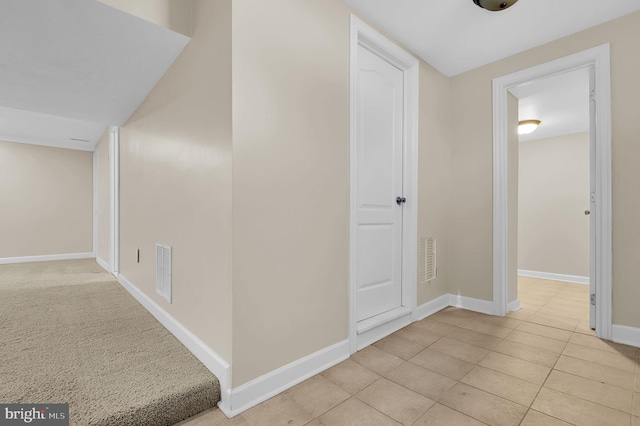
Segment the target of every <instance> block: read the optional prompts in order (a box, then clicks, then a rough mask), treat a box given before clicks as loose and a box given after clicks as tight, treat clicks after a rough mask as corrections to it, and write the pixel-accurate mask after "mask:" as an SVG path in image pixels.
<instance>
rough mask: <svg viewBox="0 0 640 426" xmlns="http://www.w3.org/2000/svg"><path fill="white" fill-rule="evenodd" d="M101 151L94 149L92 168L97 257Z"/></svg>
mask: <svg viewBox="0 0 640 426" xmlns="http://www.w3.org/2000/svg"><path fill="white" fill-rule="evenodd" d="M99 155H100V154H99V153H98V151H93V169H92V171H91V172H92V176H93V185H92V187H93V189H92V191H93V194H92V203H93V229H92V234H93V237H92V238H93V249H92V250H93V255H94V256H95V257H97V256H98V167H99V166H98V164H99V162H98V160H99Z"/></svg>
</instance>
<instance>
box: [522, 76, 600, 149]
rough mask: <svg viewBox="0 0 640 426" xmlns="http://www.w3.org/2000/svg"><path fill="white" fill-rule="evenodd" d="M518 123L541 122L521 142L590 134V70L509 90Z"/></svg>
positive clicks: (550, 78) (523, 136)
mask: <svg viewBox="0 0 640 426" xmlns="http://www.w3.org/2000/svg"><path fill="white" fill-rule="evenodd" d="M510 91H511V93H513V94H514V95H515V96H516V97H517V98H518V115H519V117H518V118H519V120H520V121H522V120H540V121H541V124H540V127H538V128H537V129H536V130H535V131H534V132H533V133H530V134H528V135H521V136H520V142H525V141H531V140H536V139H543V138H551V137H555V136H561V135H567V134H571V133H579V132H588V131H589V70H588V68H582V69H578V70H574V71H571V72H567V73H564V74H559V75H556V76H553V77H549V78H545V79H543V80H538V81H536V82H533V83H529V84H527V85H523V86H519V87H516V88H514V89H511V90H510Z"/></svg>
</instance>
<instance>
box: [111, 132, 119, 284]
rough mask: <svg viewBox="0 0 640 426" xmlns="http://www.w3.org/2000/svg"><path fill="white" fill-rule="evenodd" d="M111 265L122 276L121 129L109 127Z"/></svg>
mask: <svg viewBox="0 0 640 426" xmlns="http://www.w3.org/2000/svg"><path fill="white" fill-rule="evenodd" d="M109 222H110V227H109V229H110V234H109V263H110V266H111V273H112V274H113V275H114V276H115V277H116V278H117V277H118V275H119V274H120V128H119V127H118V126H110V127H109Z"/></svg>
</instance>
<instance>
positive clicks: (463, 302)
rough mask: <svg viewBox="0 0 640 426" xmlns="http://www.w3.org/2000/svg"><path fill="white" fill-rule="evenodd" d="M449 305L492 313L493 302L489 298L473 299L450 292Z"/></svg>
mask: <svg viewBox="0 0 640 426" xmlns="http://www.w3.org/2000/svg"><path fill="white" fill-rule="evenodd" d="M449 306H454V307H456V308H462V309H466V310H468V311H474V312H480V313H482V314H487V315H493V302H491V301H489V300H481V299H474V298H472V297H465V296H461V295H459V294H450V295H449Z"/></svg>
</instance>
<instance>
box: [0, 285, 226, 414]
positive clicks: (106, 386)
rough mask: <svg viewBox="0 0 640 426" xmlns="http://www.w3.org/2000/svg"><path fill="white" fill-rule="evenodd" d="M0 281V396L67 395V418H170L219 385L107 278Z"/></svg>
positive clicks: (209, 399) (197, 404) (205, 402)
mask: <svg viewBox="0 0 640 426" xmlns="http://www.w3.org/2000/svg"><path fill="white" fill-rule="evenodd" d="M2 284H3V283H2V282H0V359H2V362H0V378H1V379H0V380H1V381H0V401H2V402H12V403H69V408H70V419H71V424H72V425H83V426H84V425H154V426H156V425H157V426H160V425H173V424H175V423H177V422H179V421H181V420H184V419H186V418H188V417H191V416H193V415H195V414H197V413H199V412H201V411H204V410H207V409H209V408H211V407H214V406H215V405H216V404H217V402H218V401H219V399H220V385H219V383H218V380H217V379H216V377H215V376H214V375H213V374H211V372H210V371H209V370H207V369H206V368H205V367H204V366H203V365H202V364H201V363H200V362H199V361H198V360H197V359H196V358H195V357H194V356H193V355H192V354H191V353H190V352H189V351H188V350H187V349H186V348H185V347H184V346H183V345H182V344H181V343H180V342H179V341H178V340H177V339H176V338H175V337H174V336H173V335H171V334H170V333H169V332H168V331H167V330H166V329H165V328H164V327H163V326H162V325H161V324H160V323H159V322H157V321H156V320H155V318H153V316H152V315H151V314H149V313H148V312H147V311H146V310H145V309H144V308H143V307H142V306H140V304H139V303H138V302H137V301H136V300H135V299H134V298H133V297H131V296H130V295H129V294H128V293H127V292H126V291H125V290H124V289H122V288H121V287H120V285H119V284H117V283H116V282H115V281H114V280H109V281H104V282H92V283H89V284H82V285H57V286H33V285H25V286H18V287H16V286H6V285H2Z"/></svg>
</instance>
